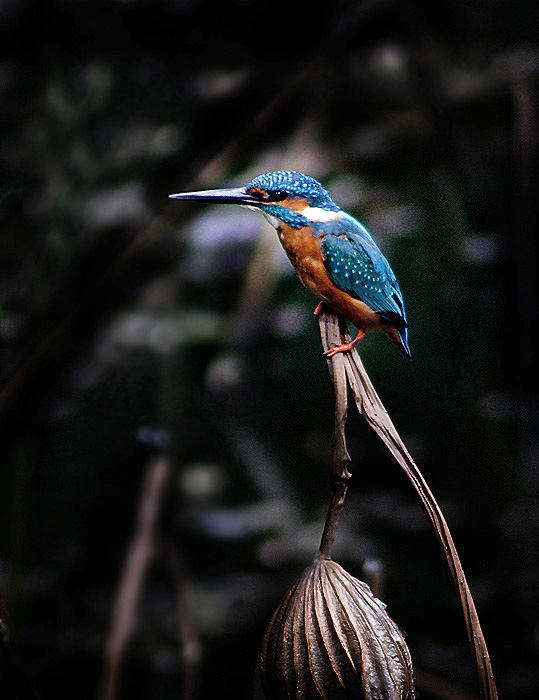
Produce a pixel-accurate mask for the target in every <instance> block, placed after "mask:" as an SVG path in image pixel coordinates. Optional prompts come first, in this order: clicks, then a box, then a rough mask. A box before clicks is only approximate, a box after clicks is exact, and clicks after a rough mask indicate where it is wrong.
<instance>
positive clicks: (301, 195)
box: [170, 170, 340, 228]
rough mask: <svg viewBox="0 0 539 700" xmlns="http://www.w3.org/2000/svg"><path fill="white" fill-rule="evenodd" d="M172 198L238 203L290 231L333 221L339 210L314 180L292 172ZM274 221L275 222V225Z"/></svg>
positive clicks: (272, 174) (260, 177) (265, 176)
mask: <svg viewBox="0 0 539 700" xmlns="http://www.w3.org/2000/svg"><path fill="white" fill-rule="evenodd" d="M170 197H172V198H173V199H185V200H196V201H203V202H217V203H221V204H239V205H241V206H244V207H249V208H251V209H256V210H259V211H261V212H262V213H263V214H265V215H266V216H267V217H268V218H269V219H270V220H272V219H277V220H278V222H279V221H282V222H284V223H286V224H288V225H289V226H292V227H293V228H301V227H302V226H309V225H310V224H312V223H315V222H322V221H328V220H330V219H333V218H335V216H336V215H337V212H340V209H339V207H338V206H337V205H336V204H335V202H334V201H333V200H332V199H331V197H330V196H329V194H328V192H327V191H326V190H325V189H324V188H323V187H322V185H321V184H320V183H319V182H317V181H316V180H315V179H314V178H312V177H309V175H304V174H303V173H298V172H295V171H292V170H279V171H277V172H273V173H266V174H265V175H258V176H257V177H255V178H254V179H253V180H251V182H250V183H249V184H248V185H246V186H245V187H235V188H232V189H222V190H202V191H199V192H181V193H180V194H171V195H170ZM278 222H277V223H278Z"/></svg>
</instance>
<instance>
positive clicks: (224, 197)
mask: <svg viewBox="0 0 539 700" xmlns="http://www.w3.org/2000/svg"><path fill="white" fill-rule="evenodd" d="M169 197H171V198H172V199H185V200H189V201H200V202H217V203H218V204H247V205H250V206H256V205H260V204H261V202H260V200H259V199H257V198H256V197H253V196H252V195H250V194H248V193H247V192H246V190H245V188H244V187H232V188H230V189H224V190H200V191H199V192H180V193H179V194H169Z"/></svg>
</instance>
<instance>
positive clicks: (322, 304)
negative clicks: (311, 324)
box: [314, 301, 324, 316]
mask: <svg viewBox="0 0 539 700" xmlns="http://www.w3.org/2000/svg"><path fill="white" fill-rule="evenodd" d="M323 310H324V302H323V301H321V302H320V303H319V304H318V306H317V307H316V309H315V310H314V315H315V316H319V315H320V314H321V313H322V311H323Z"/></svg>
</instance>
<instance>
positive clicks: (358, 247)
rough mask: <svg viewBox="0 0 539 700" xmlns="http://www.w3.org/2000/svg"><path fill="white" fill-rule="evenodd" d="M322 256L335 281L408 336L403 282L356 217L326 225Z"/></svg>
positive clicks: (340, 287) (330, 275)
mask: <svg viewBox="0 0 539 700" xmlns="http://www.w3.org/2000/svg"><path fill="white" fill-rule="evenodd" d="M324 233H325V235H324V237H323V239H322V256H323V258H324V264H325V266H326V269H327V271H328V275H329V277H330V279H331V281H332V282H333V283H334V284H335V285H336V286H337V287H339V289H342V290H343V291H345V292H348V294H350V295H351V296H354V297H356V299H360V300H361V301H363V302H365V304H367V305H368V306H369V307H370V308H371V309H372V310H373V311H376V312H377V313H379V314H380V315H381V316H382V317H384V318H386V319H387V320H389V321H392V322H393V323H394V324H395V327H396V328H397V330H398V331H399V332H402V335H404V336H405V338H406V333H405V329H406V327H407V326H408V323H407V321H406V312H405V310H404V301H403V298H402V293H401V290H400V288H399V284H398V282H397V280H396V278H395V275H394V274H393V270H392V269H391V267H390V265H389V263H388V262H387V260H386V259H385V257H384V256H383V255H382V253H381V252H380V250H379V248H378V246H377V245H376V243H375V242H374V241H373V239H372V238H371V236H370V234H369V233H368V231H367V230H366V229H364V228H363V226H361V224H359V222H357V221H356V220H355V219H353V218H352V217H348V216H346V218H345V217H343V218H341V219H337V220H336V221H335V223H334V225H333V226H329V227H328V226H327V224H326V225H325V232H324Z"/></svg>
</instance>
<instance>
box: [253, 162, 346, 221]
mask: <svg viewBox="0 0 539 700" xmlns="http://www.w3.org/2000/svg"><path fill="white" fill-rule="evenodd" d="M255 188H260V189H261V190H264V191H265V192H270V193H271V192H286V193H287V195H288V196H289V197H298V198H302V199H306V200H307V201H308V202H309V204H310V205H311V206H312V207H323V208H324V209H327V210H329V211H339V209H340V208H339V207H338V206H337V205H336V204H335V202H334V201H333V200H332V199H331V197H330V196H329V194H328V192H327V190H325V189H324V188H323V187H322V185H321V184H320V183H319V182H318V181H317V180H315V179H314V178H312V177H310V176H309V175H304V174H303V173H298V172H296V171H294V170H277V171H276V172H274V173H266V174H265V175H258V177H255V178H254V180H251V182H250V183H249V184H248V185H247V187H246V189H247V191H249V190H250V189H255Z"/></svg>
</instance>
